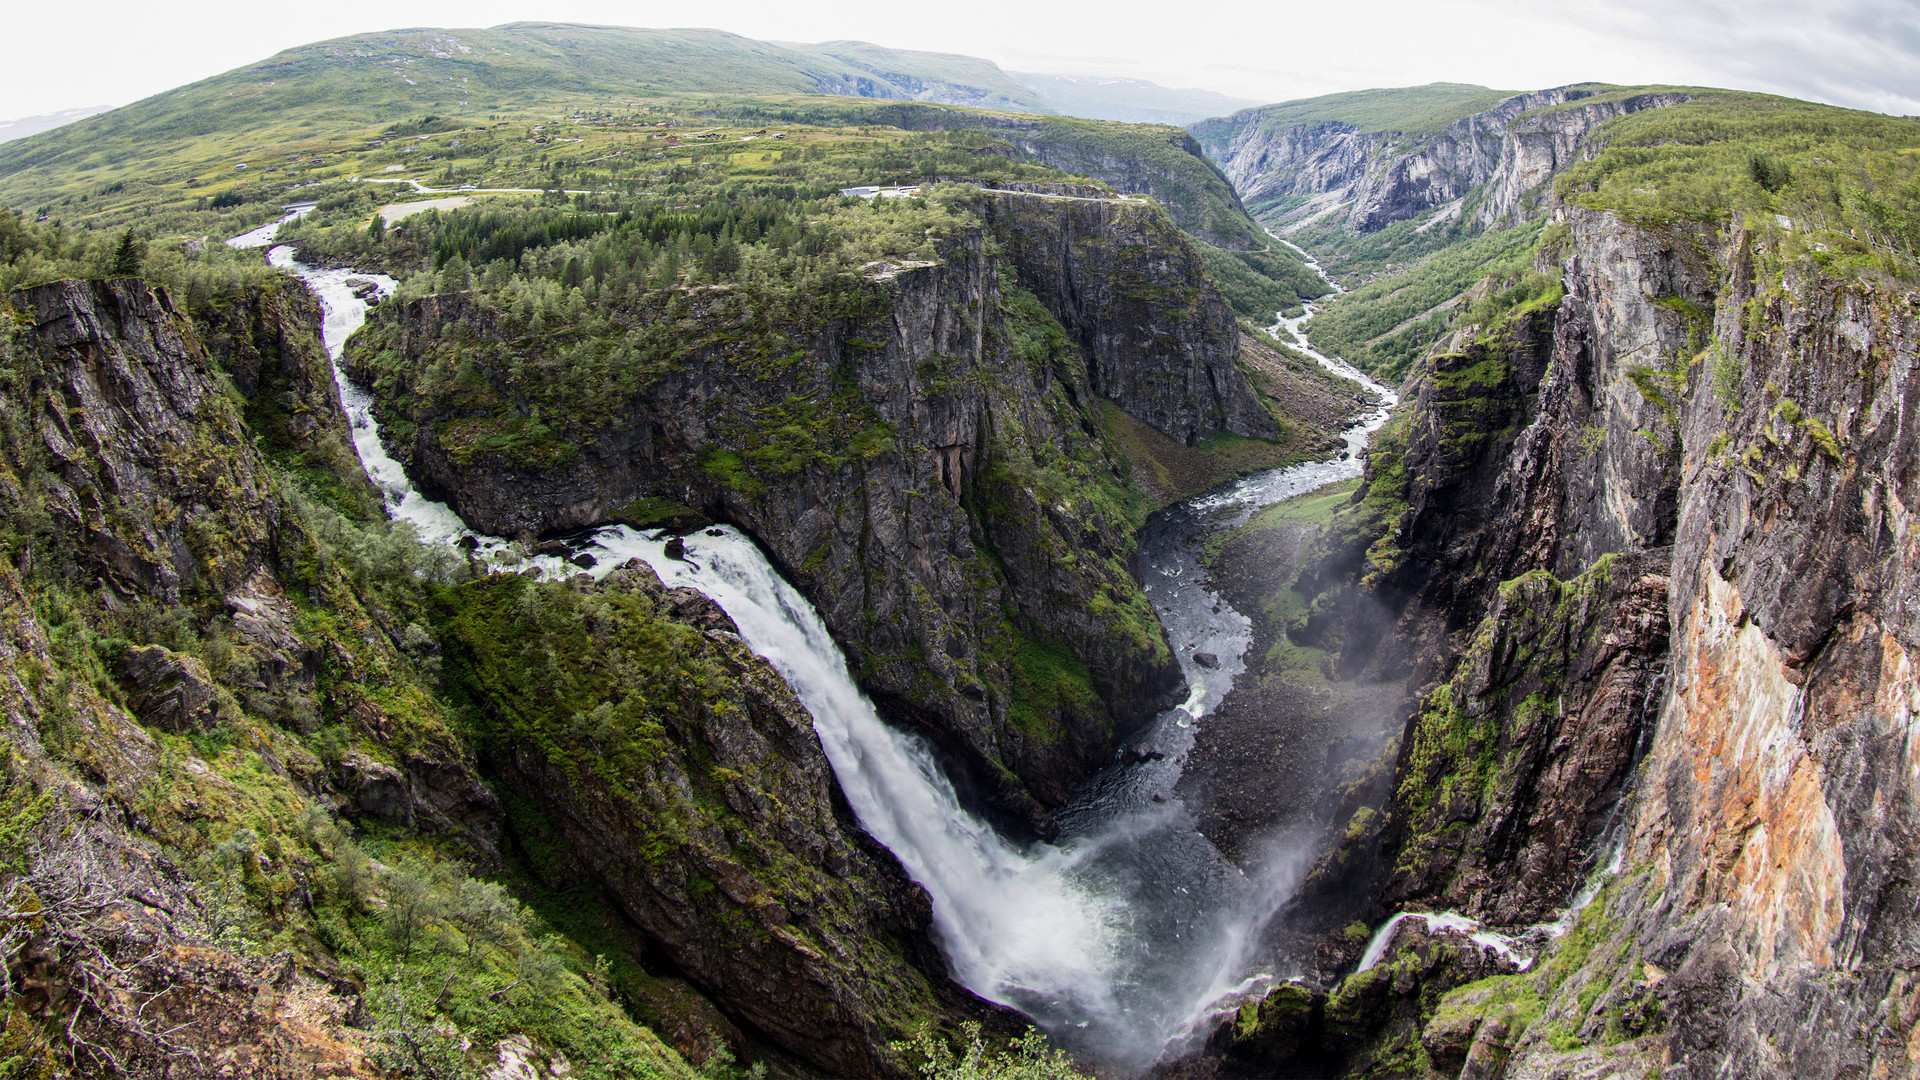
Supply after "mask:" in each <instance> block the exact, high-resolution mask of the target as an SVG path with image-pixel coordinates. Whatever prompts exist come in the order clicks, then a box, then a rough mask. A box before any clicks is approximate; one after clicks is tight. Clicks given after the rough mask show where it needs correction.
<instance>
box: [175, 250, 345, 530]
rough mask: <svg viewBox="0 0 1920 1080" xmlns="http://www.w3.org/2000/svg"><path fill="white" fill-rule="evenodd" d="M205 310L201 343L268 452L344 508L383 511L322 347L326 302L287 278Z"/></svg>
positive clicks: (199, 323) (200, 319)
mask: <svg viewBox="0 0 1920 1080" xmlns="http://www.w3.org/2000/svg"><path fill="white" fill-rule="evenodd" d="M205 307H206V310H205V311H204V312H202V313H199V314H197V315H196V316H195V321H196V326H197V329H198V331H199V337H200V341H201V344H203V345H205V346H206V349H207V354H208V355H209V356H210V357H211V358H212V359H213V361H214V363H215V364H216V365H218V366H219V368H220V369H221V370H222V371H224V372H226V373H227V375H228V376H229V377H230V378H232V379H233V384H234V388H235V389H237V390H239V391H240V395H241V396H242V397H243V398H245V399H246V401H245V404H244V405H243V406H242V416H243V417H244V419H245V420H246V424H247V428H248V429H249V430H250V431H252V432H253V434H254V436H255V437H256V438H257V439H259V440H260V441H261V444H262V446H263V448H265V449H266V451H267V452H268V454H269V455H271V456H273V457H275V458H276V460H279V461H280V462H282V463H283V464H286V465H290V466H293V467H296V468H299V469H300V470H301V471H302V473H303V475H304V476H305V477H306V478H307V479H308V480H309V481H310V482H322V483H324V484H325V485H326V487H327V488H328V490H329V493H330V494H332V495H333V496H334V497H335V498H336V499H338V500H339V501H340V502H342V503H343V504H345V505H348V506H352V507H354V508H355V509H357V510H359V511H360V512H362V513H367V514H379V513H381V512H382V508H381V503H380V495H379V492H377V491H375V490H374V487H373V482H372V481H371V480H369V479H367V475H366V472H365V471H364V470H362V469H361V468H360V459H359V457H358V456H357V455H356V454H355V453H354V450H353V432H352V431H351V430H350V429H349V428H348V426H347V415H346V412H345V411H344V410H342V409H341V407H340V387H339V386H338V385H337V384H336V383H335V382H334V378H333V365H332V364H331V363H329V362H328V361H327V356H326V347H325V346H324V345H322V344H321V340H320V317H321V316H320V302H319V301H318V300H316V299H315V298H314V297H313V295H312V294H311V293H309V292H307V290H306V289H305V288H303V287H302V286H301V285H300V283H299V282H297V281H293V280H286V279H281V280H275V281H273V282H271V283H269V284H267V285H265V286H261V287H258V288H255V289H251V290H248V291H246V292H243V293H241V294H240V295H237V296H233V297H227V298H222V299H220V300H218V301H216V302H210V303H207V304H206V305H205Z"/></svg>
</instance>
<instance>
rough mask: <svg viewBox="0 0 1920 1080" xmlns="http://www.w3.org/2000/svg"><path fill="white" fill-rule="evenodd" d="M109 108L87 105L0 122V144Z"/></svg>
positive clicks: (60, 125) (61, 125) (107, 106)
mask: <svg viewBox="0 0 1920 1080" xmlns="http://www.w3.org/2000/svg"><path fill="white" fill-rule="evenodd" d="M111 108H113V106H111V105H88V106H86V107H84V108H79V109H62V110H60V111H59V112H56V113H47V114H46V115H45V116H23V117H21V118H20V119H18V120H0V142H6V141H7V140H8V139H20V138H25V137H26V136H28V135H34V134H38V133H39V132H42V131H51V130H53V129H54V128H57V127H64V126H65V125H67V124H71V123H73V122H74V121H75V120H85V119H86V118H87V117H89V116H97V115H99V114H100V113H103V112H106V111H107V110H108V109H111Z"/></svg>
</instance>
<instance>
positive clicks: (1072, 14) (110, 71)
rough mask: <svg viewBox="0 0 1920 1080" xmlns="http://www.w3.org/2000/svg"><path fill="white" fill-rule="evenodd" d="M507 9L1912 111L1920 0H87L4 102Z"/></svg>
mask: <svg viewBox="0 0 1920 1080" xmlns="http://www.w3.org/2000/svg"><path fill="white" fill-rule="evenodd" d="M520 19H542V20H553V21H579V22H596V23H612V24H619V25H628V26H676V25H679V26H684V25H690V24H691V25H708V26H717V27H719V28H721V29H725V30H731V31H734V32H736V33H740V34H745V35H747V36H750V37H756V38H762V39H770V40H787V41H823V40H831V39H838V38H855V39H860V40H865V41H872V42H875V43H878V44H882V45H890V46H894V47H898V48H910V49H933V50H941V51H948V52H966V53H973V54H976V55H982V56H987V57H990V58H993V59H995V60H998V61H1000V62H1002V63H1003V64H1005V65H1006V66H1009V67H1014V68H1028V69H1033V70H1055V71H1064V72H1074V73H1103V74H1130V75H1135V76H1139V77H1143V78H1149V79H1154V80H1156V81H1160V82H1164V83H1167V84H1169V85H1176V86H1202V87H1206V88H1209V89H1214V90H1219V91H1221V92H1223V93H1229V94H1235V95H1238V96H1241V97H1249V98H1258V99H1262V100H1282V99H1285V98H1289V97H1299V96H1305V95H1311V94H1320V93H1328V92H1332V91H1336V90H1349V89H1359V88H1363V87H1368V86H1404V85H1409V84H1414V83H1422V82H1432V81H1451V82H1475V83H1481V84H1484V85H1489V86H1495V87H1500V88H1503V89H1512V90H1524V89H1535V88H1539V87H1545V86H1554V85H1560V84H1564V83H1569V82H1579V81H1585V80H1602V81H1607V82H1624V83H1638V82H1688V83H1700V84H1707V85H1730V86H1736V87H1740V88H1747V89H1758V90H1771V91H1776V92H1780V93H1786V94H1791V95H1794V96H1802V97H1812V98H1816V99H1819V100H1825V101H1831V102H1834V103H1836V104H1844V105H1851V106H1856V107H1861V108H1871V109H1880V110H1885V111H1892V112H1900V113H1915V112H1920V85H1916V82H1917V80H1920V76H1917V75H1916V73H1917V72H1920V0H1791V2H1790V0H1744V2H1736V0H1588V2H1586V3H1582V4H1566V3H1560V2H1548V0H1372V2H1363V3H1347V4H1334V3H1327V2H1326V0H1314V2H1304V0H1259V2H1243V0H1188V2H1186V3H1182V4H1177V5H1169V4H1166V3H1164V2H1154V3H1148V2H1146V0H1111V2H1107V3H1101V4H1083V3H1073V4H1068V3H1064V2H1061V0H1039V2H1036V0H973V2H970V3H968V4H964V5H963V4H937V5H936V4H923V3H905V4H888V3H875V2H872V0H858V2H855V0H820V2H814V3H807V4H795V3H791V2H788V0H711V2H709V3H706V4H702V5H698V6H688V5H685V4H681V3H668V2H665V0H540V2H539V3H537V4H536V3H530V2H527V0H462V2H454V0H387V2H385V3H382V4H379V5H375V6H372V7H369V6H367V5H360V4H342V5H266V6H263V5H260V4H259V3H257V0H247V2H244V3H243V2H241V0H177V2H175V3H171V4H166V5H158V4H151V3H146V2H143V0H96V2H94V3H89V4H84V5H82V4H68V5H61V4H37V5H28V6H25V7H23V8H22V10H19V11H16V12H12V13H10V15H9V19H8V37H9V39H10V40H12V41H13V42H15V47H14V48H13V49H11V50H9V53H10V55H9V58H8V60H9V62H8V63H7V64H6V65H4V66H0V118H7V117H15V116H25V115H31V114H35V113H47V112H53V111H55V110H57V109H62V108H68V107H72V106H75V105H80V104H85V103H88V102H93V101H104V100H117V101H123V102H124V101H131V100H134V99H136V98H139V97H142V96H145V95H148V94H152V93H157V92H160V91H162V90H166V89H169V88H171V87H173V86H177V85H180V84H182V83H186V82H191V81H193V80H195V79H200V78H205V77H207V76H209V75H213V74H217V73H218V72H220V71H224V70H227V69H229V68H233V67H238V66H241V65H243V64H246V63H250V62H253V61H256V60H259V59H262V58H264V57H266V56H269V55H271V54H272V53H274V52H277V51H278V50H280V49H283V48H288V47H291V46H294V45H300V44H304V43H306V42H310V41H315V40H320V39H323V38H328V37H336V36H340V35H344V34H349V33H356V32H361V31H367V30H378V29H386V28H389V27H395V26H487V25H495V24H498V23H503V22H511V21H515V20H520Z"/></svg>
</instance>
